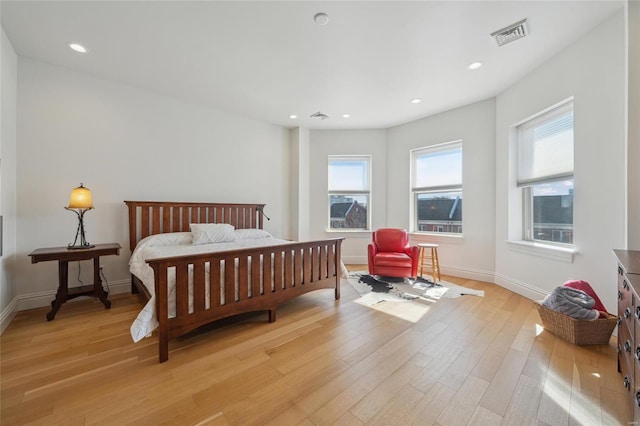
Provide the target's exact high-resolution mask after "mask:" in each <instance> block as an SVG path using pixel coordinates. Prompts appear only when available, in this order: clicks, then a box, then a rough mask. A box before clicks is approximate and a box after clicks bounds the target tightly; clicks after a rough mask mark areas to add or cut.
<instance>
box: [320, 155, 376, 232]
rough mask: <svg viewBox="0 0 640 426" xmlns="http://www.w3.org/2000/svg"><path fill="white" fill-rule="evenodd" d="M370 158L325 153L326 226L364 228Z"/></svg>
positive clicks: (366, 213) (366, 215) (367, 214)
mask: <svg viewBox="0 0 640 426" xmlns="http://www.w3.org/2000/svg"><path fill="white" fill-rule="evenodd" d="M370 204H371V157H370V156H355V155H353V156H335V155H330V156H329V229H355V230H368V229H369V223H370V209H369V206H370Z"/></svg>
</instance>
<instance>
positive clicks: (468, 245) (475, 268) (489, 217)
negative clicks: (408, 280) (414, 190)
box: [387, 98, 496, 282]
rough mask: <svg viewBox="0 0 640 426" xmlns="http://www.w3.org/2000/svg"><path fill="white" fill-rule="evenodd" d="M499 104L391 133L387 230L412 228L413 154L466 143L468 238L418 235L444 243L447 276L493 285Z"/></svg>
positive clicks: (464, 177) (415, 238) (442, 116)
mask: <svg viewBox="0 0 640 426" xmlns="http://www.w3.org/2000/svg"><path fill="white" fill-rule="evenodd" d="M495 133H496V129H495V100H494V98H491V99H488V100H485V101H482V102H477V103H474V104H470V105H466V106H463V107H460V108H456V109H453V110H450V111H446V112H443V113H440V114H436V115H433V116H430V117H426V118H423V119H421V120H416V121H412V122H411V123H407V124H403V125H400V126H396V127H392V128H390V129H389V130H388V131H387V176H388V183H387V185H388V190H387V194H388V197H387V219H388V220H387V226H390V227H398V228H405V229H411V224H410V223H409V220H410V219H409V211H410V205H411V190H410V186H411V179H410V173H409V167H410V162H411V159H410V150H412V149H415V148H423V147H427V146H431V145H436V144H441V143H444V142H451V141H455V140H462V181H463V182H462V185H463V200H462V220H463V230H462V233H463V235H462V236H461V237H457V236H455V237H454V236H440V235H428V236H427V235H415V234H414V235H413V236H412V241H413V242H414V243H417V242H422V241H424V242H435V243H437V244H439V246H440V247H439V248H438V257H439V259H440V267H441V269H442V272H443V273H445V274H450V275H455V276H459V277H465V278H472V279H479V280H483V281H489V282H493V269H494V247H495V241H494V238H495V204H496V203H495V193H494V188H495V175H494V173H493V170H494V168H495Z"/></svg>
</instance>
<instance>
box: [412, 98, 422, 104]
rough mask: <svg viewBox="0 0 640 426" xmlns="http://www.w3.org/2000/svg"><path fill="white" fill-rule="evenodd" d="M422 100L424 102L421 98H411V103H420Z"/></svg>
mask: <svg viewBox="0 0 640 426" xmlns="http://www.w3.org/2000/svg"><path fill="white" fill-rule="evenodd" d="M420 102H422V99H420V98H414V99H411V103H412V104H419V103H420Z"/></svg>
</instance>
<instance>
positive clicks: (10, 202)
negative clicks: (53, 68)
mask: <svg viewBox="0 0 640 426" xmlns="http://www.w3.org/2000/svg"><path fill="white" fill-rule="evenodd" d="M1 36H2V39H1V41H0V54H1V57H0V99H1V104H0V129H2V133H1V134H0V215H2V216H3V225H2V228H3V229H2V256H1V257H0V332H2V331H4V329H5V328H6V327H7V326H8V325H9V322H10V321H11V319H12V318H13V316H14V315H15V308H16V299H15V296H16V290H15V277H16V271H15V264H16V143H17V142H16V108H17V107H16V105H17V84H18V58H17V56H16V53H15V51H14V50H13V46H11V42H9V39H8V38H7V36H6V34H5V33H4V30H2V34H1Z"/></svg>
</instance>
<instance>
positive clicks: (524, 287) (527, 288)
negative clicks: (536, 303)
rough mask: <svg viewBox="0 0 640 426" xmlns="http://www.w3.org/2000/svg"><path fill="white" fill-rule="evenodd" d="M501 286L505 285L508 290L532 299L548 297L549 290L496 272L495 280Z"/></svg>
mask: <svg viewBox="0 0 640 426" xmlns="http://www.w3.org/2000/svg"><path fill="white" fill-rule="evenodd" d="M494 282H495V283H496V284H497V285H499V286H500V287H504V288H506V289H507V290H511V291H513V292H514V293H518V294H519V295H521V296H524V297H527V298H529V299H531V300H541V299H544V298H545V297H547V295H548V294H549V292H548V291H545V290H542V289H539V288H537V287H534V286H532V285H529V284H527V283H525V282H522V281H519V280H516V279H513V278H509V277H507V276H504V275H500V274H495V281H494Z"/></svg>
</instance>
